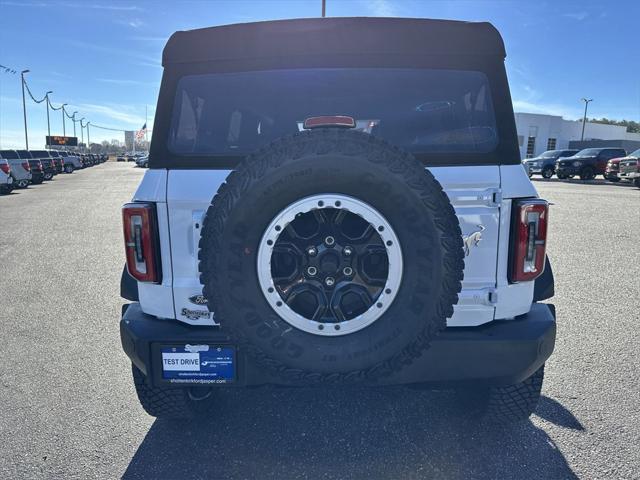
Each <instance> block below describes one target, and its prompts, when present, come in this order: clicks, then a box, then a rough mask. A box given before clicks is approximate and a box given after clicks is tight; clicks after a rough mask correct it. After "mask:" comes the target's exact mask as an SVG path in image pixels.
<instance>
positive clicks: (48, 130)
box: [44, 90, 53, 150]
mask: <svg viewBox="0 0 640 480" xmlns="http://www.w3.org/2000/svg"><path fill="white" fill-rule="evenodd" d="M50 93H53V91H52V90H49V91H48V92H47V93H45V95H44V96H45V97H46V98H47V150H49V140H50V139H51V123H50V122H49V94H50Z"/></svg>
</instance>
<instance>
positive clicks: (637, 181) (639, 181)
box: [633, 178, 640, 188]
mask: <svg viewBox="0 0 640 480" xmlns="http://www.w3.org/2000/svg"><path fill="white" fill-rule="evenodd" d="M633 184H634V185H635V186H636V187H638V188H640V178H636V179H635V180H634V181H633Z"/></svg>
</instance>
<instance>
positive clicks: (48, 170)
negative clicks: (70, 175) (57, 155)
mask: <svg viewBox="0 0 640 480" xmlns="http://www.w3.org/2000/svg"><path fill="white" fill-rule="evenodd" d="M31 155H33V158H36V159H38V160H40V161H41V162H42V166H43V167H44V179H45V180H51V179H52V178H53V177H54V175H57V174H58V169H57V163H56V161H55V159H54V158H52V157H51V155H50V154H49V152H48V151H47V150H31ZM60 171H62V170H60Z"/></svg>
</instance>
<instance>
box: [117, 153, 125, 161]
mask: <svg viewBox="0 0 640 480" xmlns="http://www.w3.org/2000/svg"><path fill="white" fill-rule="evenodd" d="M126 161H127V157H126V156H125V155H124V154H122V153H121V154H119V155H118V156H117V157H116V162H126Z"/></svg>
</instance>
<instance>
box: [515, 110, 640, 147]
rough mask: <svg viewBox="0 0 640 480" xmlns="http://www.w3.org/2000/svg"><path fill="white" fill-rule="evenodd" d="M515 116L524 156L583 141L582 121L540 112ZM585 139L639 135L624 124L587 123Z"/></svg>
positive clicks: (614, 138) (633, 136)
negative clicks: (628, 129)
mask: <svg viewBox="0 0 640 480" xmlns="http://www.w3.org/2000/svg"><path fill="white" fill-rule="evenodd" d="M515 116H516V129H517V131H518V143H519V145H520V157H521V158H532V157H535V156H537V155H540V154H541V153H542V152H544V151H546V150H555V149H561V148H569V142H570V141H572V140H580V138H581V136H582V122H581V121H577V120H565V119H563V118H562V117H559V116H556V115H540V114H537V113H516V114H515ZM584 139H585V140H630V141H637V142H640V134H639V133H629V132H627V129H626V127H623V126H618V125H604V124H601V123H591V122H587V124H586V125H585V127H584Z"/></svg>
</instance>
